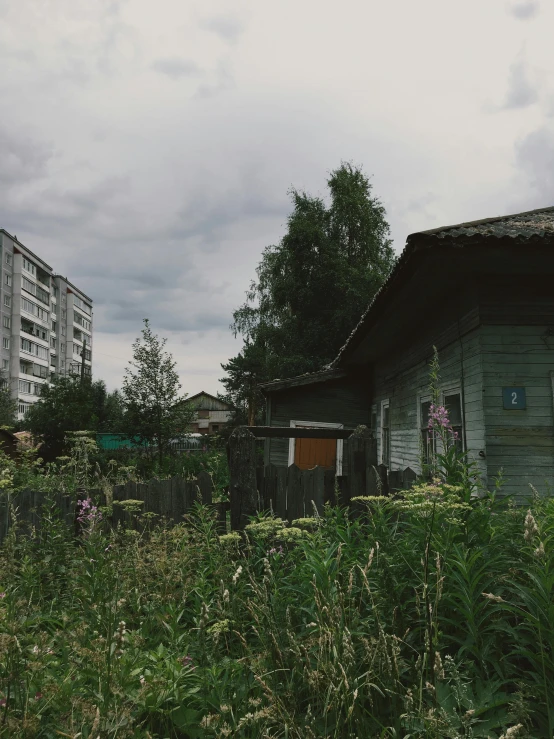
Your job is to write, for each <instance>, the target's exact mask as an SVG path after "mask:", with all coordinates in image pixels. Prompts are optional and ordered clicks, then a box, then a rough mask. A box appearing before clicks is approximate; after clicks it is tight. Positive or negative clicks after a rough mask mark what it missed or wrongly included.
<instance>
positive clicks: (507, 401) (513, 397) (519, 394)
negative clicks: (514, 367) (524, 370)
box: [502, 387, 527, 411]
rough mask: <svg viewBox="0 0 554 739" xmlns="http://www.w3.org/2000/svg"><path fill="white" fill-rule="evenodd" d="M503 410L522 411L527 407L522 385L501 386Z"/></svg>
mask: <svg viewBox="0 0 554 739" xmlns="http://www.w3.org/2000/svg"><path fill="white" fill-rule="evenodd" d="M502 399H503V401H504V410H507V411H523V410H525V409H526V408H527V401H526V398H525V388H524V387H503V388H502Z"/></svg>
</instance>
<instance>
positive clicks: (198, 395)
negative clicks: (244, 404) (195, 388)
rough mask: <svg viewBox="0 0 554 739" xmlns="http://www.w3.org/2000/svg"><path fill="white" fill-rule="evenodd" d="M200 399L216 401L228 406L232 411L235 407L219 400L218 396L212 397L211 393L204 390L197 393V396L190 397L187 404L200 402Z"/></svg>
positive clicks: (186, 399) (186, 401)
mask: <svg viewBox="0 0 554 739" xmlns="http://www.w3.org/2000/svg"><path fill="white" fill-rule="evenodd" d="M199 398H210V400H215V401H216V402H217V403H221V404H222V405H225V406H227V408H229V409H232V408H233V406H232V404H231V403H228V402H227V401H226V400H223V399H222V398H218V397H217V396H216V395H211V394H210V393H206V392H204V390H201V391H200V392H199V393H196V395H190V396H189V397H188V398H185V403H190V402H191V401H192V400H198V399H199Z"/></svg>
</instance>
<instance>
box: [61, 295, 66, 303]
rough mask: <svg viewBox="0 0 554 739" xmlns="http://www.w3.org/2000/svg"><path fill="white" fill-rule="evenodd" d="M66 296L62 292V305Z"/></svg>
mask: <svg viewBox="0 0 554 739" xmlns="http://www.w3.org/2000/svg"><path fill="white" fill-rule="evenodd" d="M65 301H66V297H65V293H62V305H65Z"/></svg>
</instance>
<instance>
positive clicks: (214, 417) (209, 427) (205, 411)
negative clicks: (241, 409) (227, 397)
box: [185, 391, 233, 434]
mask: <svg viewBox="0 0 554 739" xmlns="http://www.w3.org/2000/svg"><path fill="white" fill-rule="evenodd" d="M185 403H190V404H191V405H192V406H193V407H194V408H195V411H196V413H195V419H194V421H193V422H192V424H191V429H192V431H193V432H194V433H198V434H217V433H219V432H220V431H221V430H222V429H223V427H224V426H225V424H226V423H227V422H228V421H229V419H230V417H231V413H232V410H233V406H232V405H231V404H230V403H227V402H226V401H224V400H221V398H216V397H215V395H210V394H209V393H206V392H204V391H202V392H200V393H197V394H196V395H191V397H190V398H187V399H186V400H185Z"/></svg>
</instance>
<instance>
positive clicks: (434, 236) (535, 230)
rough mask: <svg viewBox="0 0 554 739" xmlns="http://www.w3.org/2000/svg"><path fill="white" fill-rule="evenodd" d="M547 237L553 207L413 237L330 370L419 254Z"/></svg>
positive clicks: (553, 226)
mask: <svg viewBox="0 0 554 739" xmlns="http://www.w3.org/2000/svg"><path fill="white" fill-rule="evenodd" d="M545 238H547V239H548V240H553V241H554V207H548V208H540V209H538V210H530V211H525V212H523V213H515V214H513V215H508V216H498V217H494V218H484V219H481V220H477V221H467V222H466V223H459V224H455V225H453V226H443V227H441V228H434V229H430V230H428V231H418V232H416V233H412V234H410V235H409V236H408V238H407V240H406V246H405V248H404V250H403V252H402V254H401V255H400V256H399V258H398V260H397V262H396V264H395V266H394V268H393V270H392V272H391V273H390V275H389V276H388V278H387V279H386V280H385V282H384V283H383V285H382V286H381V288H380V289H379V290H378V292H377V293H376V295H375V297H374V298H373V300H372V302H371V303H370V304H369V306H368V308H367V310H366V311H365V313H364V314H363V315H362V317H361V319H360V321H359V322H358V324H357V325H356V327H355V328H354V330H353V331H352V333H351V334H350V336H349V337H348V339H347V340H346V343H345V344H344V345H343V347H342V348H341V349H340V351H339V353H338V355H337V356H336V358H335V359H334V360H333V362H332V363H331V364H330V367H332V368H338V367H340V366H341V364H342V362H343V360H344V359H345V358H346V357H347V356H348V354H349V353H351V352H352V351H354V349H355V348H356V346H357V345H358V344H359V342H360V341H361V340H362V339H363V335H364V330H365V328H366V326H367V325H368V324H369V323H370V321H371V320H372V318H373V317H374V316H375V315H376V314H377V313H378V311H379V309H380V307H381V306H382V304H383V303H384V302H385V301H386V299H387V298H388V296H389V294H390V293H391V292H392V290H393V289H394V287H395V286H396V285H397V284H398V283H399V281H400V280H401V278H402V277H403V276H404V274H405V271H406V269H408V268H409V266H410V264H411V262H412V260H413V257H414V256H415V254H416V253H417V252H419V251H422V250H424V249H426V248H430V247H433V246H434V247H437V246H438V247H446V248H448V246H452V247H457V246H463V245H465V244H470V243H476V242H480V243H483V242H484V243H486V242H487V241H488V239H494V240H495V241H498V242H500V240H501V239H504V240H506V239H509V240H511V241H512V242H513V244H517V243H518V242H519V243H521V244H524V243H525V242H529V241H531V240H535V241H540V240H543V239H545Z"/></svg>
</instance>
